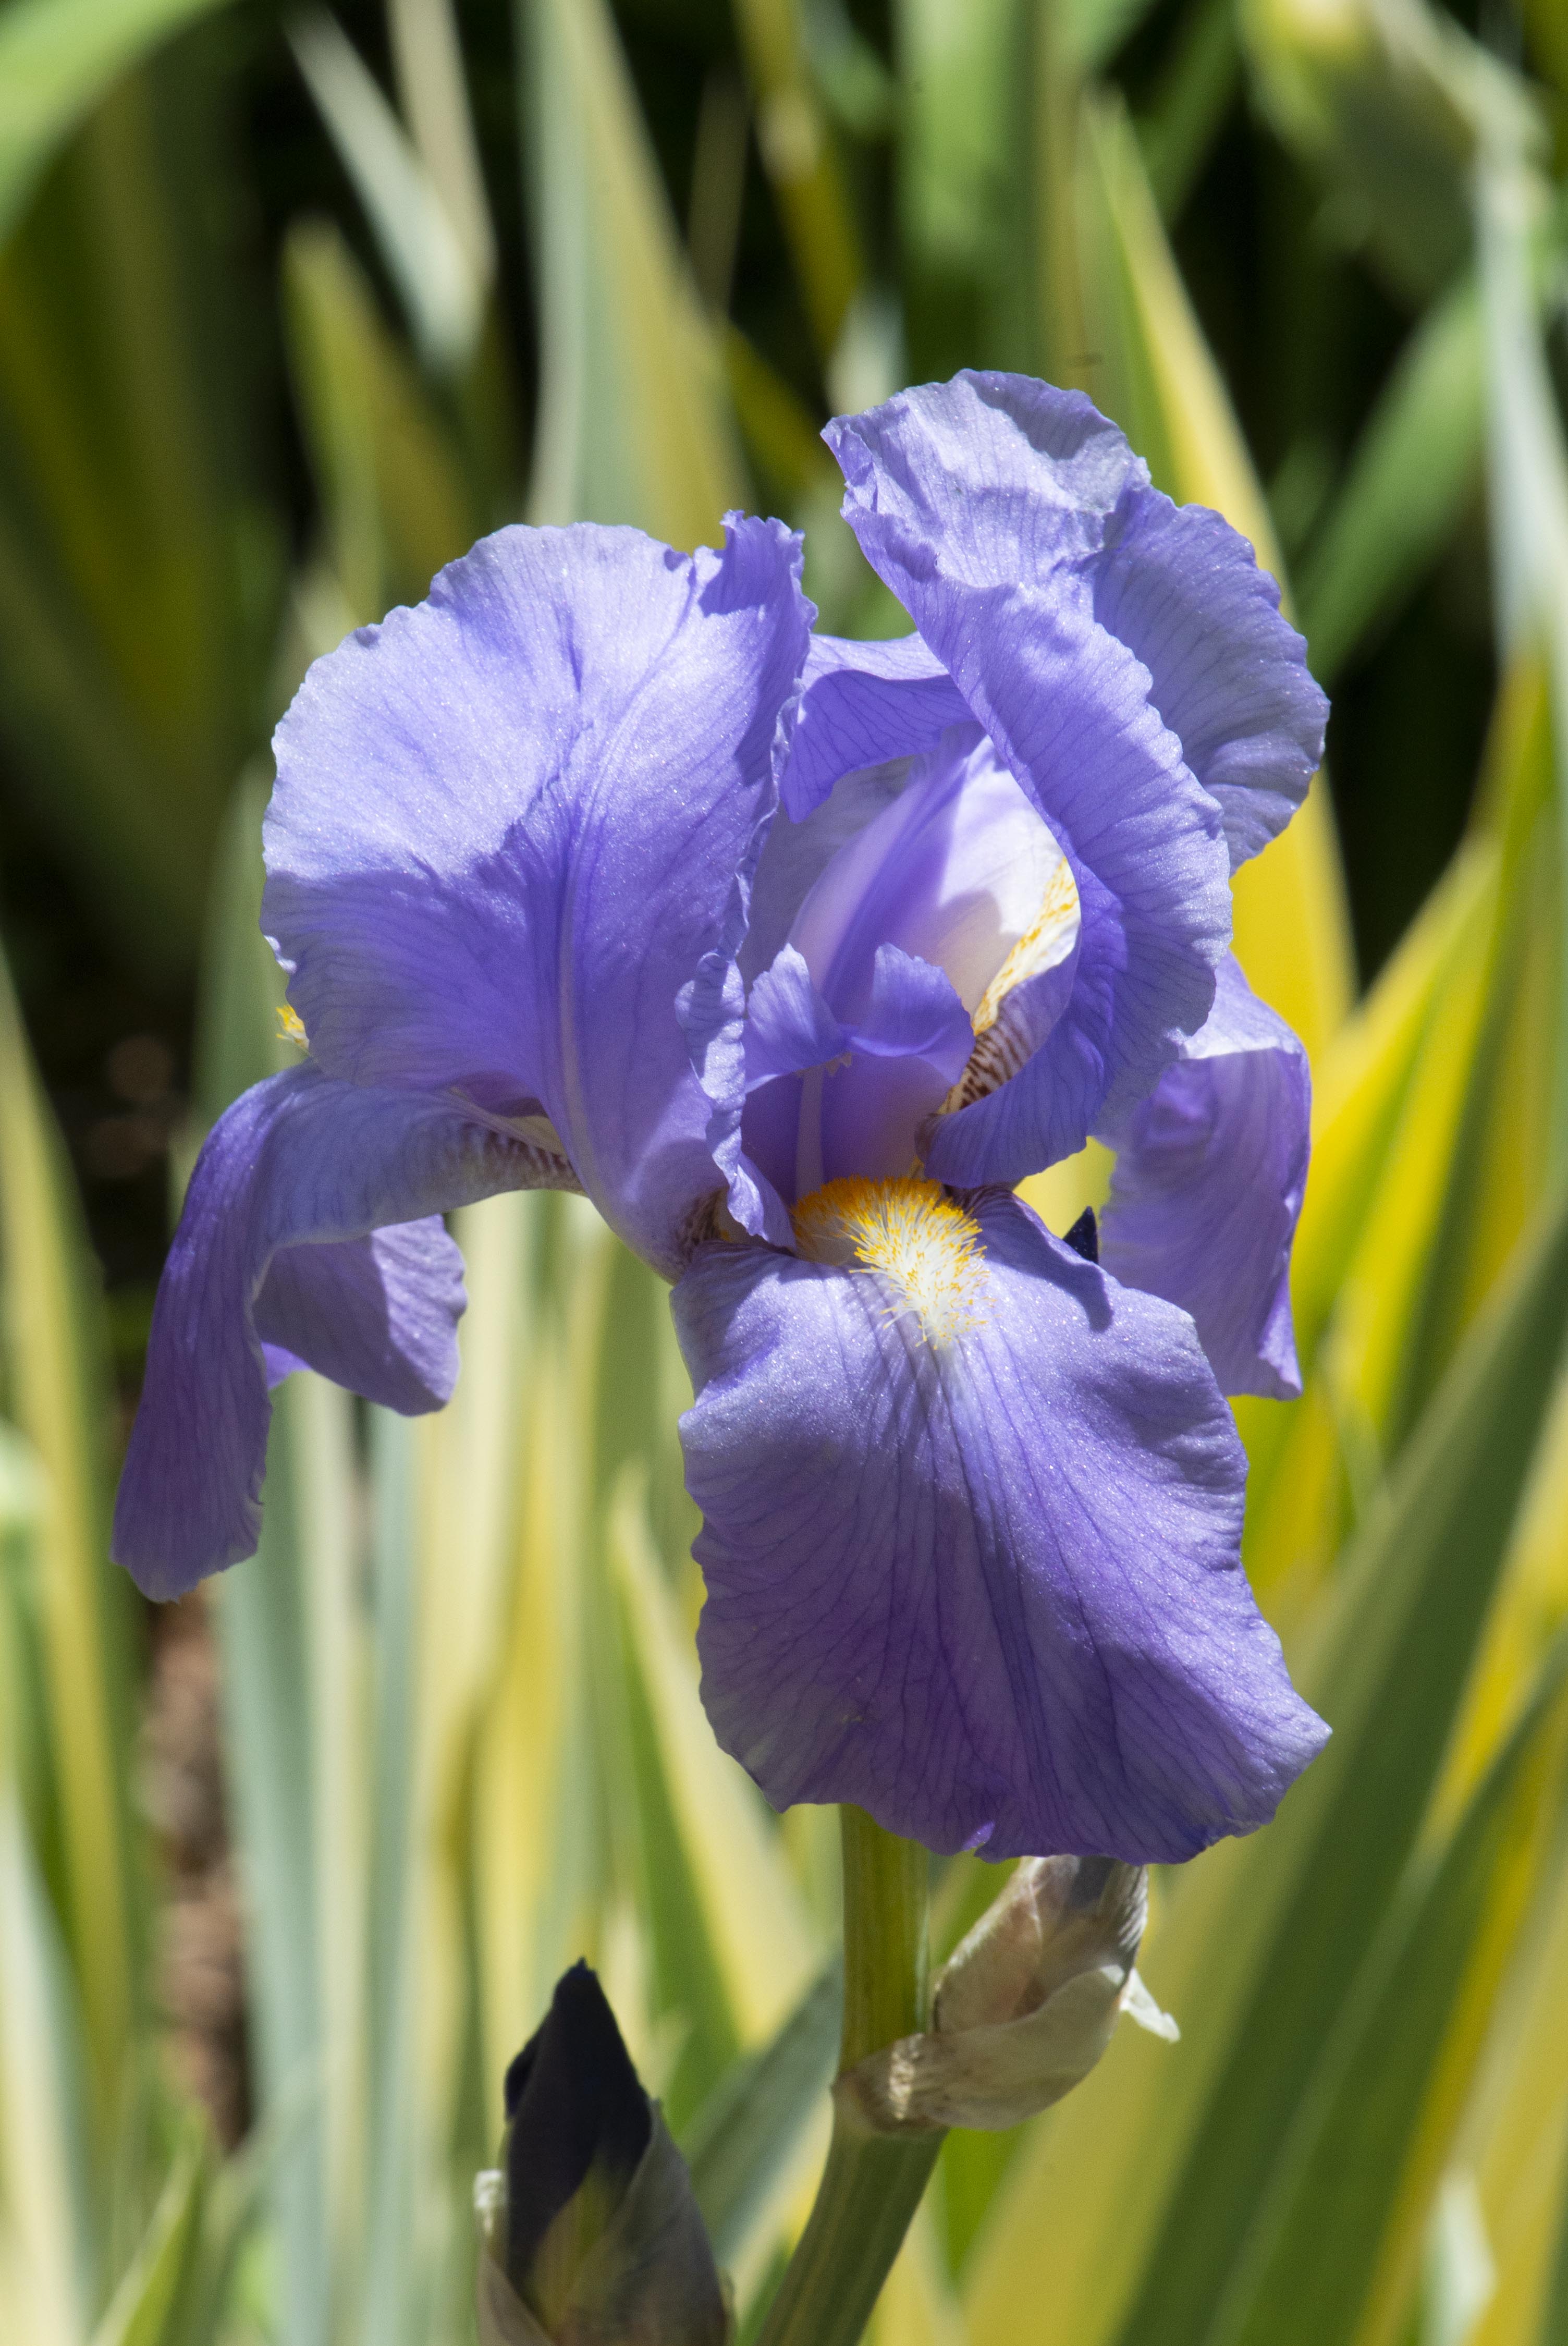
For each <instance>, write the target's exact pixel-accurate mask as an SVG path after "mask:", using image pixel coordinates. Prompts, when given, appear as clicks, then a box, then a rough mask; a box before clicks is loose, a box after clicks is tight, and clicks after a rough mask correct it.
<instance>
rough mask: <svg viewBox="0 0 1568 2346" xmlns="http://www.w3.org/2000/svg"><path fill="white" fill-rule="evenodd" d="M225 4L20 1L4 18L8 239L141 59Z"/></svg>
mask: <svg viewBox="0 0 1568 2346" xmlns="http://www.w3.org/2000/svg"><path fill="white" fill-rule="evenodd" d="M219 5H222V0H12V5H10V6H9V7H8V8H7V9H6V10H5V15H4V16H3V17H0V238H3V237H4V236H5V233H6V231H7V230H8V229H9V228H10V227H11V225H12V223H13V221H14V220H15V218H16V216H17V214H18V213H19V212H20V210H21V209H22V207H23V205H24V204H25V202H26V200H27V197H28V195H29V193H30V192H31V190H32V189H33V187H34V186H35V184H36V180H37V179H38V176H39V174H40V172H41V171H42V170H43V168H44V167H45V165H46V163H47V161H48V159H49V158H50V156H51V155H52V154H53V153H54V151H55V149H56V148H57V147H58V146H59V145H60V144H61V143H62V141H63V140H64V139H65V138H67V137H68V136H69V134H70V132H71V130H72V129H73V128H75V126H76V123H78V122H79V121H80V120H81V119H82V117H84V115H86V114H87V112H88V110H89V109H90V108H91V107H92V106H93V105H94V103H95V102H96V101H97V99H98V98H99V97H102V96H103V95H104V93H105V91H106V90H107V89H108V88H109V87H110V85H111V84H112V83H113V82H115V81H116V80H117V78H118V77H119V76H120V75H121V74H123V73H125V72H126V71H127V69H128V68H129V67H130V66H133V65H135V64H136V63H137V59H138V58H140V57H142V56H146V55H147V54H148V51H149V50H150V49H153V48H156V47H157V46H158V44H159V43H160V42H163V41H166V40H168V38H169V37H170V36H172V35H173V34H175V33H177V32H178V31H179V30H180V28H181V27H182V26H186V25H190V24H194V23H195V22H196V21H197V19H198V18H199V17H201V16H205V15H209V14H210V13H211V11H212V10H213V9H215V8H216V7H218V6H219Z"/></svg>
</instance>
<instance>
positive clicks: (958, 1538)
mask: <svg viewBox="0 0 1568 2346" xmlns="http://www.w3.org/2000/svg"><path fill="white" fill-rule="evenodd" d="M939 1201H940V1202H939ZM944 1206H945V1209H946V1211H945V1212H944V1210H943V1208H944ZM801 1212H802V1224H803V1229H802V1238H803V1242H809V1243H811V1244H813V1245H821V1246H823V1247H824V1248H826V1249H827V1250H830V1251H832V1252H834V1253H844V1252H846V1251H847V1253H848V1257H849V1260H848V1261H847V1262H844V1263H840V1262H830V1261H820V1260H800V1259H799V1258H792V1257H790V1256H789V1255H785V1254H780V1253H779V1252H777V1251H775V1250H771V1249H769V1248H765V1247H761V1246H757V1245H738V1246H734V1245H730V1246H725V1245H711V1246H707V1247H705V1248H703V1249H702V1250H700V1252H699V1253H698V1254H697V1256H696V1257H695V1258H694V1260H693V1262H692V1264H691V1267H690V1268H689V1269H688V1270H687V1273H686V1274H685V1276H684V1277H683V1278H682V1280H680V1281H679V1283H678V1284H677V1288H676V1290H675V1293H674V1297H673V1303H674V1309H675V1313H676V1323H677V1330H678V1331H679V1335H680V1340H681V1344H682V1348H683V1350H684V1352H685V1354H686V1358H687V1365H688V1366H689V1368H690V1370H691V1372H692V1382H693V1387H694V1391H695V1392H696V1396H697V1398H696V1400H695V1402H694V1403H693V1406H692V1408H691V1409H690V1410H689V1411H688V1412H687V1415H686V1417H685V1418H684V1419H683V1421H682V1426H681V1434H682V1443H683V1446H684V1449H685V1453H686V1461H687V1484H688V1487H689V1489H690V1491H691V1494H692V1496H693V1497H694V1498H695V1499H696V1501H697V1505H698V1506H699V1507H700V1508H701V1509H702V1513H703V1529H702V1533H701V1535H700V1537H699V1538H698V1540H697V1549H696V1553H697V1561H698V1562H699V1564H700V1565H701V1566H702V1569H703V1573H704V1576H705V1577H706V1580H707V1584H708V1602H707V1605H706V1607H705V1608H704V1611H703V1616H702V1621H701V1625H700V1627H699V1630H698V1645H699V1647H700V1650H701V1655H702V1661H703V1697H704V1700H705V1702H706V1704H707V1707H708V1715H709V1717H710V1719H712V1721H713V1724H714V1727H715V1729H716V1731H717V1733H718V1739H719V1741H720V1742H721V1743H722V1744H723V1745H724V1747H725V1749H727V1750H728V1751H730V1752H732V1753H733V1754H734V1755H735V1757H736V1758H737V1759H738V1760H741V1762H742V1763H743V1764H744V1765H745V1766H746V1767H747V1768H748V1769H749V1770H750V1771H751V1773H752V1774H753V1776H754V1777H755V1778H756V1779H757V1780H758V1782H759V1784H760V1785H761V1787H762V1789H763V1790H764V1791H765V1792H766V1793H767V1795H768V1797H769V1799H770V1800H772V1801H773V1802H774V1804H775V1805H776V1806H778V1807H780V1808H783V1807H786V1806H788V1805H789V1803H790V1802H792V1801H795V1800H851V1801H854V1802H856V1803H857V1804H858V1805H860V1806H861V1807H863V1808H865V1809H867V1810H869V1811H871V1814H872V1815H873V1816H874V1817H876V1818H877V1820H878V1821H879V1822H881V1824H883V1825H884V1826H886V1827H887V1828H888V1830H889V1831H893V1832H899V1833H904V1834H908V1835H910V1836H911V1838H913V1839H915V1840H918V1841H923V1842H924V1843H925V1844H926V1845H927V1846H928V1847H929V1848H932V1849H937V1850H946V1851H951V1850H956V1849H962V1848H965V1847H969V1848H973V1847H975V1846H977V1845H981V1844H983V1846H984V1848H985V1850H986V1851H987V1853H988V1854H989V1855H994V1856H996V1857H1008V1856H1014V1855H1020V1854H1026V1853H1029V1854H1032V1853H1037V1852H1038V1851H1042V1850H1052V1851H1068V1852H1093V1853H1096V1854H1102V1855H1111V1856H1115V1857H1118V1858H1123V1859H1125V1860H1127V1861H1128V1862H1146V1861H1152V1860H1156V1859H1159V1860H1167V1861H1179V1860H1181V1859H1184V1858H1186V1857H1190V1856H1192V1855H1193V1854H1195V1853H1196V1851H1197V1850H1199V1849H1201V1848H1203V1847H1205V1846H1206V1845H1207V1843H1208V1842H1210V1841H1214V1840H1216V1839H1217V1838H1218V1837H1219V1836H1220V1835H1221V1834H1224V1833H1232V1832H1245V1831H1249V1830H1250V1829H1251V1828H1252V1827H1253V1826H1255V1825H1257V1824H1261V1823H1263V1822H1264V1821H1266V1820H1267V1819H1268V1816H1269V1815H1270V1814H1271V1812H1272V1811H1273V1809H1274V1807H1275V1804H1276V1803H1277V1801H1278V1800H1279V1798H1280V1796H1281V1795H1282V1794H1283V1792H1284V1791H1285V1790H1286V1789H1287V1788H1288V1785H1289V1783H1290V1782H1291V1781H1292V1780H1293V1779H1294V1777H1295V1776H1296V1775H1297V1774H1298V1772H1299V1771H1300V1770H1301V1769H1302V1768H1303V1767H1304V1766H1305V1765H1306V1763H1307V1761H1308V1760H1309V1759H1310V1758H1311V1757H1312V1755H1313V1753H1314V1752H1315V1751H1316V1750H1317V1749H1319V1746H1320V1744H1321V1742H1322V1740H1323V1738H1324V1734H1325V1729H1324V1728H1323V1726H1322V1723H1321V1722H1320V1721H1319V1719H1316V1718H1315V1717H1314V1716H1313V1714H1312V1712H1311V1711H1310V1710H1309V1709H1308V1707H1307V1705H1306V1704H1305V1703H1303V1702H1302V1701H1301V1700H1300V1699H1299V1698H1298V1696H1297V1695H1296V1694H1295V1692H1294V1690H1293V1689H1292V1688H1291V1686H1290V1682H1289V1679H1288V1676H1287V1674H1286V1671H1285V1667H1284V1663H1283V1661H1282V1659H1281V1657H1280V1652H1279V1647H1278V1640H1277V1639H1276V1637H1274V1634H1273V1632H1272V1631H1271V1630H1270V1629H1269V1627H1268V1625H1267V1623H1266V1622H1265V1621H1264V1620H1263V1619H1262V1617H1260V1615H1259V1614H1258V1612H1257V1607H1256V1606H1255V1605H1254V1603H1253V1600H1252V1596H1251V1592H1250V1591H1249V1589H1248V1587H1247V1581H1246V1579H1245V1577H1244V1576H1243V1574H1242V1571H1241V1568H1240V1563H1239V1555H1238V1550H1239V1538H1240V1530H1241V1505H1242V1490H1243V1484H1244V1480H1245V1474H1246V1464H1245V1460H1244V1458H1243V1455H1242V1453H1241V1449H1240V1445H1239V1443H1237V1438H1236V1433H1235V1429H1234V1427H1233V1425H1232V1424H1231V1422H1230V1414H1229V1412H1228V1410H1227V1408H1226V1405H1225V1403H1224V1402H1223V1400H1222V1399H1221V1396H1220V1394H1219V1392H1218V1389H1217V1386H1216V1383H1215V1381H1214V1377H1213V1374H1212V1372H1210V1369H1209V1366H1208V1363H1207V1361H1206V1360H1205V1358H1204V1356H1203V1352H1202V1351H1201V1349H1200V1347H1199V1345H1198V1342H1197V1340H1196V1336H1195V1334H1194V1332H1193V1328H1192V1323H1191V1321H1189V1320H1188V1319H1187V1318H1186V1314H1185V1313H1183V1312H1181V1311H1176V1310H1174V1309H1173V1308H1172V1307H1171V1306H1170V1305H1169V1304H1167V1303H1165V1302H1163V1301H1159V1300H1158V1299H1156V1298H1155V1297H1152V1296H1147V1295H1140V1294H1136V1293H1133V1292H1131V1291H1129V1290H1125V1289H1123V1288H1120V1287H1118V1286H1117V1285H1116V1283H1115V1280H1111V1279H1108V1278H1107V1277H1106V1276H1105V1274H1104V1273H1103V1272H1102V1271H1101V1270H1098V1269H1096V1268H1095V1266H1094V1265H1093V1264H1091V1263H1088V1262H1085V1261H1084V1260H1082V1259H1081V1258H1080V1257H1079V1256H1078V1255H1077V1254H1075V1253H1074V1251H1073V1250H1071V1249H1069V1248H1067V1247H1065V1246H1064V1245H1063V1244H1062V1243H1061V1241H1059V1240H1057V1239H1053V1238H1051V1237H1050V1235H1049V1234H1048V1233H1047V1232H1046V1231H1045V1230H1044V1229H1042V1227H1041V1225H1040V1224H1039V1223H1038V1222H1037V1221H1036V1220H1035V1219H1034V1218H1033V1216H1032V1215H1031V1214H1030V1213H1029V1212H1028V1210H1027V1209H1025V1208H1024V1207H1023V1206H1022V1205H1020V1204H1019V1202H1018V1201H1017V1200H1016V1199H1013V1198H1012V1197H1010V1196H1007V1195H1005V1194H1004V1193H1001V1192H997V1191H994V1190H993V1191H986V1192H983V1193H980V1194H978V1195H972V1196H969V1197H965V1198H961V1199H957V1200H952V1199H946V1200H943V1199H942V1192H941V1191H940V1190H938V1189H936V1188H935V1185H933V1184H929V1183H911V1184H908V1185H894V1184H890V1185H877V1186H876V1187H875V1188H873V1186H872V1185H869V1184H868V1185H864V1187H863V1188H860V1189H858V1190H857V1189H856V1188H853V1187H852V1186H850V1187H849V1188H845V1189H841V1190H840V1192H839V1193H838V1195H837V1196H834V1195H830V1196H828V1197H827V1198H825V1199H822V1200H821V1201H820V1202H813V1201H807V1206H806V1208H805V1209H801ZM949 1217H951V1219H949ZM976 1282H978V1283H976ZM917 1285H919V1286H920V1287H921V1288H922V1289H923V1290H925V1291H926V1292H927V1293H928V1294H931V1293H939V1294H948V1295H952V1296H953V1297H955V1298H956V1299H957V1300H958V1304H959V1309H960V1310H961V1311H962V1315H963V1317H964V1320H965V1321H966V1324H965V1325H964V1326H962V1328H960V1327H954V1328H953V1329H952V1331H950V1333H949V1335H948V1337H947V1339H946V1341H942V1340H941V1339H940V1338H939V1339H938V1340H936V1341H933V1338H932V1331H931V1327H930V1325H929V1308H930V1307H929V1306H928V1313H927V1315H923V1316H922V1312H921V1307H920V1305H919V1303H918V1302H917V1301H914V1300H913V1297H912V1295H911V1289H913V1288H914V1287H915V1286H917Z"/></svg>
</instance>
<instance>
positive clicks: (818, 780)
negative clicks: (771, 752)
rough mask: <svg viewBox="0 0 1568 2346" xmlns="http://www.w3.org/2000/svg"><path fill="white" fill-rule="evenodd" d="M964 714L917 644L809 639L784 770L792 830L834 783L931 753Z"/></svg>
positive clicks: (936, 665)
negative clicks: (893, 761) (892, 760)
mask: <svg viewBox="0 0 1568 2346" xmlns="http://www.w3.org/2000/svg"><path fill="white" fill-rule="evenodd" d="M969 714H970V712H969V709H968V707H967V705H966V703H965V701H964V698H963V695H962V693H961V692H960V690H959V689H958V687H957V686H956V685H955V684H954V683H953V681H952V678H951V677H950V676H949V675H948V673H947V670H946V668H943V666H942V662H941V660H940V659H939V658H937V656H936V654H935V653H934V652H933V651H932V650H931V649H930V648H929V647H928V646H927V645H926V644H924V643H922V642H921V638H920V637H919V636H895V637H892V638H891V641H888V642H884V643H866V644H857V643H851V642H850V641H849V640H848V639H847V638H846V637H842V636H813V637H812V638H811V648H810V651H809V655H808V657H807V660H806V674H805V678H804V679H803V682H802V685H801V691H800V715H799V723H798V724H797V726H796V729H795V736H794V739H793V742H792V743H791V746H790V751H789V763H788V765H787V766H786V768H785V770H784V778H783V784H782V788H783V796H784V805H785V809H786V811H787V812H788V813H789V815H790V816H791V817H792V818H793V820H794V821H797V822H799V821H801V820H802V818H803V817H805V816H806V815H809V813H810V811H811V810H812V809H813V807H816V806H820V804H821V802H822V801H823V800H824V799H825V798H826V797H827V795H828V792H829V791H830V790H831V789H832V787H833V784H834V783H835V782H836V781H838V780H839V779H840V776H841V775H844V774H848V773H851V772H853V771H854V770H856V769H857V768H859V767H863V766H880V765H882V764H884V763H885V762H886V761H887V760H889V759H890V758H909V757H913V756H916V755H917V754H918V753H919V752H920V751H921V750H934V749H935V747H936V745H937V743H938V742H939V741H940V740H941V739H942V734H943V732H944V731H945V729H946V728H947V727H948V726H950V725H962V724H964V723H965V722H967V720H968V718H969Z"/></svg>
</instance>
